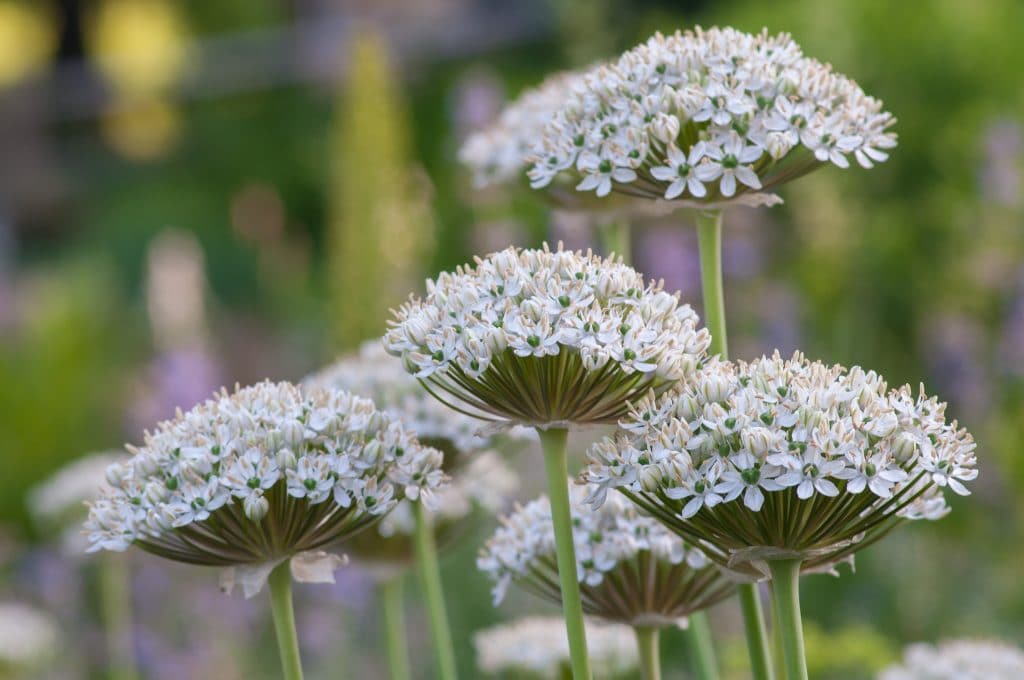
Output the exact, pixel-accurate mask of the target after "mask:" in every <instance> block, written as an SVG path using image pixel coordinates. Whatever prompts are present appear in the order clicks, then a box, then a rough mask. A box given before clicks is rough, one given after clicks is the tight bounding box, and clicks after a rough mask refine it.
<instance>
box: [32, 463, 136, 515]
mask: <svg viewBox="0 0 1024 680" xmlns="http://www.w3.org/2000/svg"><path fill="white" fill-rule="evenodd" d="M124 458H125V455H124V454H122V453H119V452H113V451H106V452H103V453H94V454H91V455H89V456H85V457H83V458H79V459H77V460H74V461H72V462H71V463H68V464H67V465H65V466H64V467H62V468H61V469H60V470H58V471H57V472H56V473H55V474H54V475H53V476H51V477H50V478H49V479H47V480H45V481H43V482H41V483H40V484H39V485H37V486H36V487H35V488H33V489H32V490H31V491H30V492H29V495H28V508H29V511H30V512H31V513H32V516H33V517H34V518H35V519H36V521H37V522H39V523H41V524H45V525H54V524H59V523H61V522H63V521H65V520H67V519H69V518H73V519H75V520H80V519H81V516H82V515H85V514H86V512H87V508H86V506H85V504H86V502H88V501H91V500H95V499H96V498H97V497H98V496H99V495H100V494H101V493H102V492H105V491H107V490H109V489H110V485H109V484H107V468H108V467H110V466H111V465H113V464H114V463H117V462H120V461H122V460H124Z"/></svg>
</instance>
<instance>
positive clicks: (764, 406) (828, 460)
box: [583, 352, 977, 569]
mask: <svg viewBox="0 0 1024 680" xmlns="http://www.w3.org/2000/svg"><path fill="white" fill-rule="evenodd" d="M945 407H946V405H945V404H944V403H940V402H939V401H938V400H936V399H935V398H929V397H928V396H927V395H925V394H924V390H923V389H922V390H921V392H920V393H919V395H918V396H916V397H915V396H914V394H913V393H912V392H911V390H910V388H909V387H908V386H904V387H901V388H899V389H896V390H889V389H888V388H887V386H886V383H885V381H884V380H883V379H882V378H881V376H879V375H878V374H877V373H875V372H873V371H864V370H862V369H861V368H859V367H854V368H852V369H850V370H847V369H845V368H843V367H842V366H827V365H825V364H822V363H819V362H811V361H808V360H807V359H805V358H804V356H803V355H802V354H800V353H797V354H795V355H794V356H793V358H792V359H791V360H788V361H787V360H784V359H782V358H781V357H780V356H779V354H778V352H776V353H775V355H774V356H772V357H771V358H768V357H763V358H761V359H759V360H756V361H753V362H751V363H745V362H737V363H735V364H734V363H730V362H722V361H714V362H711V363H709V364H708V365H706V366H705V367H704V368H703V369H702V370H701V371H699V372H698V374H697V376H696V377H695V378H694V379H692V380H689V381H687V382H686V383H685V384H681V385H680V386H679V387H678V388H677V389H675V390H673V391H672V393H670V394H668V395H666V396H664V397H663V398H662V399H661V400H660V401H659V400H655V399H654V398H653V397H651V398H648V399H645V400H643V401H641V402H639V403H638V404H637V405H636V406H635V407H634V409H633V412H632V413H631V414H630V416H629V417H628V418H626V419H624V420H623V421H622V423H621V425H622V427H621V429H620V431H619V432H618V433H617V434H616V435H615V436H614V437H609V438H606V439H605V440H604V441H602V442H599V443H598V444H596V445H595V446H594V447H592V449H591V450H590V453H589V461H588V466H587V468H586V470H585V471H584V474H583V477H584V479H586V480H587V481H589V482H592V483H593V484H594V485H595V489H596V490H595V492H594V493H592V494H591V497H590V502H591V503H592V504H593V505H595V506H600V505H601V503H602V502H604V498H605V494H606V492H607V491H608V490H610V489H619V490H621V491H623V492H624V493H626V494H627V495H628V496H629V497H630V498H631V499H633V500H634V501H635V502H636V503H638V505H639V506H640V507H641V508H643V509H644V510H646V511H647V512H649V513H651V514H652V515H653V516H655V517H657V518H658V519H659V520H661V521H662V522H665V523H666V524H668V525H669V526H671V527H672V529H673V531H675V532H676V533H679V534H680V535H683V536H686V537H688V538H690V539H691V540H693V541H695V542H698V543H699V544H700V545H701V546H702V547H704V548H705V551H706V552H707V554H708V556H709V557H711V558H712V559H713V560H715V561H716V562H719V563H720V564H722V565H725V566H729V567H732V568H736V569H743V568H744V565H746V564H747V563H749V562H756V561H759V560H764V559H782V558H800V559H802V560H803V561H804V563H805V565H806V566H807V567H809V568H815V567H827V566H829V565H831V564H833V563H835V562H836V561H838V560H841V559H844V558H846V557H848V556H851V555H852V554H853V553H854V552H855V551H856V550H857V549H858V547H859V546H860V545H861V544H868V543H871V542H872V541H874V540H877V539H878V538H880V537H881V536H883V535H884V534H885V533H886V532H887V531H889V530H890V529H892V528H893V526H894V525H896V524H898V523H899V521H900V520H901V519H937V518H939V517H942V516H943V515H945V513H946V512H947V508H946V505H945V502H944V500H943V497H942V491H943V490H944V489H945V488H947V487H948V488H949V489H951V490H952V491H953V492H955V493H957V494H961V495H966V494H967V493H968V490H967V487H966V486H965V483H966V482H969V481H971V480H973V479H974V478H975V477H976V476H977V469H976V458H975V443H974V440H973V438H972V437H971V436H970V434H968V433H967V432H966V431H965V430H962V429H960V428H959V427H958V425H957V423H956V422H952V423H950V422H947V421H946V418H945Z"/></svg>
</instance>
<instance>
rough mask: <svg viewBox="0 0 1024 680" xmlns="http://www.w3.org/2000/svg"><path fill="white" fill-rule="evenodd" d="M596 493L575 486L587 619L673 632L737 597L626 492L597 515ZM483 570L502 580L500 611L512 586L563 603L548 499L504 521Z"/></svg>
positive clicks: (485, 553)
mask: <svg viewBox="0 0 1024 680" xmlns="http://www.w3.org/2000/svg"><path fill="white" fill-rule="evenodd" d="M594 491H595V489H594V488H588V487H586V486H574V487H572V501H573V502H572V518H573V538H574V540H575V547H576V573H577V577H578V578H579V582H580V593H581V594H582V596H583V611H584V612H585V613H586V614H588V615H590V616H596V617H599V618H601V619H604V620H606V621H612V622H616V623H625V624H629V625H631V626H645V627H649V626H654V627H665V626H670V625H676V624H679V623H681V622H682V621H683V620H684V619H685V618H686V617H687V616H688V615H690V614H692V613H693V612H695V611H698V610H701V609H704V608H705V607H709V606H710V605H712V604H714V603H716V602H718V601H720V600H722V599H724V598H726V597H728V596H729V595H730V594H732V592H733V590H734V584H733V583H732V582H731V581H728V580H726V579H725V578H724V577H723V576H722V572H721V571H719V569H718V567H717V566H715V565H714V564H713V563H712V562H711V561H710V560H708V558H707V557H705V555H704V553H703V552H701V551H700V549H698V548H695V547H693V546H692V545H689V544H687V543H686V542H684V541H683V539H681V538H679V537H678V536H677V535H675V534H674V533H672V532H671V531H669V530H668V529H667V528H665V527H664V526H663V525H661V524H660V523H659V522H658V521H657V520H655V519H652V518H651V517H647V516H645V515H643V514H641V513H640V512H638V510H637V508H636V506H635V505H633V504H632V503H630V501H629V500H628V499H626V498H625V497H623V496H622V495H621V494H619V493H618V492H615V491H613V492H611V493H609V494H608V498H607V500H606V502H605V503H604V504H603V505H602V506H601V508H600V509H598V510H591V509H590V508H589V507H588V506H587V505H586V504H585V503H584V500H585V499H586V498H587V497H588V496H589V495H590V494H591V493H593V492H594ZM477 566H478V567H479V568H480V569H481V570H482V571H484V572H486V573H487V574H488V576H490V578H491V580H492V581H494V589H493V591H492V592H493V594H494V601H495V604H498V603H499V602H501V601H502V600H503V599H504V597H505V594H506V592H507V591H508V587H509V585H510V584H512V583H515V584H516V585H518V586H519V587H521V588H523V589H525V590H527V591H529V592H531V593H534V594H535V595H538V596H540V597H542V598H545V599H547V600H550V601H553V602H556V603H557V602H559V601H560V600H561V591H560V589H559V586H558V568H557V564H556V561H555V534H554V530H553V528H552V522H551V505H550V504H549V503H548V499H547V497H546V496H541V497H540V498H538V499H536V500H533V501H530V502H529V503H527V504H526V505H523V506H521V507H518V508H516V510H515V512H513V513H512V514H510V515H509V516H507V517H505V518H503V519H502V526H501V527H500V528H499V529H498V530H497V531H496V532H495V533H494V535H493V536H492V537H491V538H490V539H489V540H488V541H487V544H486V545H485V546H484V548H483V549H482V550H481V551H480V556H479V557H478V558H477Z"/></svg>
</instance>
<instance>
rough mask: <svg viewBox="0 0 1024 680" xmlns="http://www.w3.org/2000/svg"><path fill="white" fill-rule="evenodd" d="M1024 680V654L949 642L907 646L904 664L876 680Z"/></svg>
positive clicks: (999, 645)
mask: <svg viewBox="0 0 1024 680" xmlns="http://www.w3.org/2000/svg"><path fill="white" fill-rule="evenodd" d="M1019 678H1024V650H1021V649H1019V648H1018V647H1013V646H1011V645H1008V644H1006V643H1004V642H996V641H991V640H949V641H946V642H942V643H939V644H938V645H928V644H915V645H910V646H909V647H907V649H906V650H905V651H904V653H903V663H902V664H897V665H894V666H890V667H889V668H886V669H885V670H884V671H882V672H881V673H880V674H879V676H878V680H1018V679H1019Z"/></svg>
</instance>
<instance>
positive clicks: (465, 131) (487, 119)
mask: <svg viewBox="0 0 1024 680" xmlns="http://www.w3.org/2000/svg"><path fill="white" fill-rule="evenodd" d="M504 103H505V93H504V87H503V86H502V82H501V79H500V78H499V77H498V76H497V75H496V74H495V73H494V72H492V71H491V70H489V69H484V68H475V69H472V70H470V71H469V72H467V73H465V74H464V75H462V76H461V77H460V78H459V80H458V82H456V84H455V88H454V90H453V92H452V103H451V111H452V127H453V128H454V131H455V136H456V139H458V140H460V141H461V140H462V139H464V138H465V137H466V136H467V135H469V134H470V133H471V132H474V131H476V130H479V129H480V128H482V127H484V126H485V125H488V124H489V123H491V122H492V121H494V120H495V119H496V118H497V117H498V114H499V113H500V111H501V107H502V105H503V104H504Z"/></svg>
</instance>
